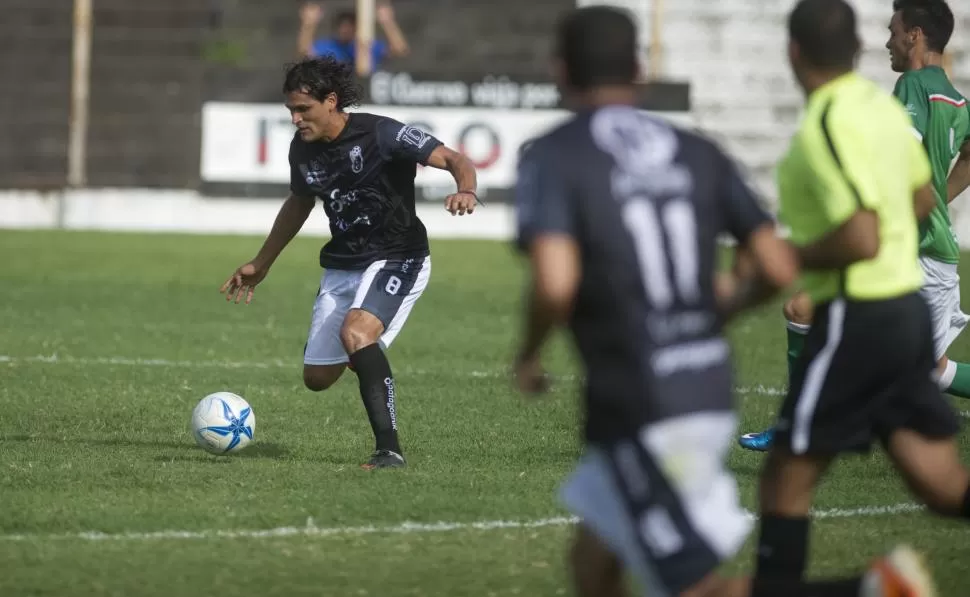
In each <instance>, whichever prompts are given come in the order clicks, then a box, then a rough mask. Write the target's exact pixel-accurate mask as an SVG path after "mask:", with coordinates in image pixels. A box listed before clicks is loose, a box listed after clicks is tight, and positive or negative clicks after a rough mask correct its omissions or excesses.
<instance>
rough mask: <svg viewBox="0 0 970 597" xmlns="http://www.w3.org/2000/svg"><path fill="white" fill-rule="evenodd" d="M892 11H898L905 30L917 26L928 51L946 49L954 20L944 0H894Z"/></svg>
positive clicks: (939, 51) (941, 51)
mask: <svg viewBox="0 0 970 597" xmlns="http://www.w3.org/2000/svg"><path fill="white" fill-rule="evenodd" d="M893 12H898V13H900V17H901V18H902V21H903V25H904V26H905V27H906V29H907V30H912V29H915V28H917V27H919V29H920V30H921V31H922V32H923V36H924V37H926V45H927V47H928V48H929V49H930V51H932V52H938V53H940V54H942V53H943V51H944V50H946V45H947V44H948V43H950V36H951V35H953V24H954V21H953V11H952V10H950V7H949V6H947V3H946V1H945V0H895V1H894V2H893Z"/></svg>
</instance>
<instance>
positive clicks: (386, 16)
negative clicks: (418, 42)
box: [374, 0, 394, 23]
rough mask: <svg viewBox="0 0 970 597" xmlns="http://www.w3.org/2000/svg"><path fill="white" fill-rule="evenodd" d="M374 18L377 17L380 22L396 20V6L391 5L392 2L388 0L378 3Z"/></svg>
mask: <svg viewBox="0 0 970 597" xmlns="http://www.w3.org/2000/svg"><path fill="white" fill-rule="evenodd" d="M374 18H376V19H377V21H378V22H379V23H390V22H393V21H394V7H393V6H391V3H390V2H387V1H386V0H385V1H384V2H381V3H379V4H378V5H377V9H376V10H375V12H374Z"/></svg>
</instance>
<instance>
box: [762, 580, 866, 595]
mask: <svg viewBox="0 0 970 597" xmlns="http://www.w3.org/2000/svg"><path fill="white" fill-rule="evenodd" d="M861 589H862V577H859V576H857V577H855V578H846V579H844V580H827V581H818V582H803V581H798V580H782V579H761V578H755V579H753V580H752V581H751V597H778V596H779V595H784V596H785V597H858V596H859V593H860V591H861Z"/></svg>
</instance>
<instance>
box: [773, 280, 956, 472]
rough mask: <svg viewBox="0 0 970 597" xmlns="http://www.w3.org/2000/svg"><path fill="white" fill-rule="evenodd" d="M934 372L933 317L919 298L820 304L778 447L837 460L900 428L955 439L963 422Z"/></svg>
mask: <svg viewBox="0 0 970 597" xmlns="http://www.w3.org/2000/svg"><path fill="white" fill-rule="evenodd" d="M935 369H936V361H935V359H934V357H933V330H932V326H931V324H930V313H929V309H928V307H927V306H926V303H925V302H924V300H923V298H922V297H921V296H920V295H919V294H917V293H913V294H909V295H905V296H903V297H900V298H897V299H891V300H883V301H850V300H846V299H841V298H839V299H835V300H833V301H832V302H830V303H824V304H821V305H818V306H817V307H816V309H815V317H814V321H813V322H812V327H811V329H810V330H809V332H808V335H807V336H806V338H805V348H804V350H803V351H802V354H801V356H800V357H799V359H798V361H797V362H796V363H795V366H794V367H793V369H792V376H791V380H790V387H789V390H788V395H787V397H786V398H785V403H784V405H783V406H782V409H781V413H780V415H779V418H778V422H777V424H776V426H775V429H776V440H775V441H776V442H779V444H787V445H788V447H789V448H790V449H791V450H792V452H793V453H795V454H805V453H813V454H837V453H839V452H867V451H869V449H870V448H871V446H872V443H873V441H874V440H875V439H879V440H880V441H882V442H883V443H885V442H886V440H888V438H889V436H890V435H891V434H892V433H893V432H894V431H896V430H898V429H911V430H913V431H915V432H917V433H919V434H921V435H923V436H925V437H927V438H930V439H945V438H948V437H952V436H953V435H955V434H956V433H957V432H959V430H960V423H959V420H958V419H957V416H956V413H955V412H954V411H953V409H952V408H951V407H950V404H949V403H948V402H947V401H946V399H945V398H944V397H943V395H942V393H941V392H940V390H939V387H938V386H937V383H936V381H935V377H934V375H933V372H934V370H935Z"/></svg>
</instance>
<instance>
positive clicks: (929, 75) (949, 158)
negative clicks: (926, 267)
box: [893, 66, 970, 263]
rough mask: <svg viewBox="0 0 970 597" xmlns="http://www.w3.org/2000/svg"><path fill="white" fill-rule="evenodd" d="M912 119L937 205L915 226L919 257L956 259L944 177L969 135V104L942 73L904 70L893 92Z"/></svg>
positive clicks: (932, 68) (931, 69) (937, 69)
mask: <svg viewBox="0 0 970 597" xmlns="http://www.w3.org/2000/svg"><path fill="white" fill-rule="evenodd" d="M893 95H895V96H896V97H897V98H898V99H899V101H900V102H902V103H903V105H904V106H905V107H906V111H907V112H908V113H909V116H910V118H911V119H912V121H913V134H915V135H916V137H917V138H918V139H919V140H920V141H921V142H922V144H923V147H924V148H925V149H926V153H927V155H928V157H929V159H930V167H931V168H932V170H933V190H934V191H935V194H936V207H935V208H934V209H933V211H932V212H931V213H930V216H929V218H927V219H926V220H924V221H923V222H922V223H921V224H920V243H919V251H920V255H923V256H926V257H930V258H932V259H936V260H937V261H942V262H944V263H957V262H958V261H959V260H960V247H959V245H958V244H957V238H956V235H955V234H954V233H953V228H952V226H951V223H950V212H949V209H948V208H947V201H946V198H947V191H946V181H947V177H948V176H949V174H950V167H951V165H952V164H953V160H954V159H955V158H956V156H957V154H958V153H959V152H960V147H961V146H962V145H963V143H964V142H965V141H966V140H967V139H968V138H970V107H968V104H967V99H966V98H965V97H963V95H961V94H960V93H959V92H958V91H957V90H956V89H955V88H954V87H953V85H952V84H951V83H950V79H949V78H947V76H946V72H945V71H944V70H943V69H942V68H940V67H938V66H928V67H926V68H921V69H919V70H913V71H909V72H907V73H904V74H903V75H902V76H901V77H899V80H898V81H897V82H896V89H895V90H894V91H893Z"/></svg>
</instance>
